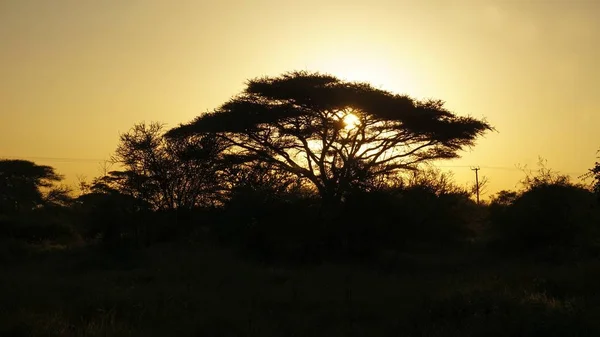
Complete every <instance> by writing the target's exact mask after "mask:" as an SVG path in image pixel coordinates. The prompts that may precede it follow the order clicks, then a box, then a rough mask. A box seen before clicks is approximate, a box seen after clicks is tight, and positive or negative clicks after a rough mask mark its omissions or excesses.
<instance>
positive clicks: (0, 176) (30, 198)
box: [0, 159, 65, 213]
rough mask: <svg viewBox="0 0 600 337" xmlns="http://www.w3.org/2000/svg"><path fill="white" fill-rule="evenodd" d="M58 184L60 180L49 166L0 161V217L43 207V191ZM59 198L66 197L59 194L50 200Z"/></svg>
mask: <svg viewBox="0 0 600 337" xmlns="http://www.w3.org/2000/svg"><path fill="white" fill-rule="evenodd" d="M60 180H62V177H61V176H60V175H58V174H57V173H56V172H55V171H54V168H52V167H50V166H43V165H36V164H35V163H33V162H30V161H26V160H6V159H4V160H0V213H17V212H21V211H30V210H32V209H34V208H37V207H39V206H42V205H44V203H45V201H46V198H45V194H44V192H43V191H42V189H44V188H46V189H49V188H51V187H52V186H53V185H54V184H55V183H56V182H59V181H60ZM51 191H52V190H51ZM59 194H60V195H61V198H63V197H65V193H59V190H54V192H52V194H51V196H57V197H58V195H59ZM53 199H54V198H53Z"/></svg>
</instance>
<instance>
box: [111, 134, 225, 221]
mask: <svg viewBox="0 0 600 337" xmlns="http://www.w3.org/2000/svg"><path fill="white" fill-rule="evenodd" d="M163 130H164V126H163V125H162V124H159V123H150V124H145V123H140V124H136V125H134V127H133V128H132V129H131V130H130V131H129V132H127V133H124V134H122V135H121V137H120V142H119V145H118V147H117V150H116V152H115V155H114V156H113V162H114V163H116V164H119V165H121V166H122V167H123V168H124V171H113V172H110V174H109V176H107V177H106V178H107V179H108V180H109V181H110V184H112V186H113V187H114V188H116V189H118V190H119V191H121V192H122V193H125V194H128V195H132V196H134V197H136V198H139V199H141V200H144V201H146V202H148V203H149V204H151V205H152V206H153V208H155V209H163V210H172V209H179V208H185V209H191V208H193V207H195V206H199V205H208V204H211V203H214V202H216V201H218V200H219V198H220V193H221V185H220V180H221V175H222V170H223V167H222V164H223V163H222V162H221V161H220V160H219V159H220V156H221V152H222V150H223V146H222V143H221V142H220V141H219V140H218V139H217V138H216V137H214V136H212V135H210V134H204V135H192V136H189V137H180V138H165V137H164V132H163ZM107 182H108V181H107Z"/></svg>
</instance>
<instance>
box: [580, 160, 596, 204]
mask: <svg viewBox="0 0 600 337" xmlns="http://www.w3.org/2000/svg"><path fill="white" fill-rule="evenodd" d="M598 152H599V153H600V151H598ZM598 159H600V157H599V158H598ZM581 178H584V179H592V180H593V185H592V189H593V191H594V193H596V196H597V197H598V201H599V202H600V162H596V164H595V165H594V167H592V168H591V169H589V170H588V172H587V173H586V174H584V175H583V176H582V177H581Z"/></svg>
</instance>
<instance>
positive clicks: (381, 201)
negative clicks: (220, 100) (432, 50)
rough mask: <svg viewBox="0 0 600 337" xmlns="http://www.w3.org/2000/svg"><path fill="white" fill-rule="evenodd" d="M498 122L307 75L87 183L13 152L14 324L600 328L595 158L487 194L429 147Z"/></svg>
mask: <svg viewBox="0 0 600 337" xmlns="http://www.w3.org/2000/svg"><path fill="white" fill-rule="evenodd" d="M491 131H494V128H493V126H492V125H491V124H489V123H488V122H487V121H485V120H478V119H476V118H473V117H465V116H460V115H457V114H455V113H453V112H451V111H449V110H447V109H446V108H445V107H444V103H443V102H442V101H437V100H428V101H418V100H415V99H412V98H410V97H407V96H403V95H396V94H393V93H390V92H387V91H383V90H380V89H376V88H374V87H372V86H370V85H369V84H366V83H354V82H345V81H342V80H339V79H337V78H335V77H333V76H329V75H324V74H318V73H306V72H292V73H287V74H284V75H282V76H279V77H271V78H258V79H253V80H250V81H249V82H248V83H247V86H246V88H245V90H244V91H243V92H242V93H240V94H239V95H237V96H235V97H234V98H232V99H231V100H230V101H228V102H226V103H225V104H223V105H222V106H220V107H219V108H217V109H215V110H214V111H212V112H209V113H206V114H203V115H201V116H199V117H198V118H197V119H195V120H194V121H192V122H190V123H187V124H182V125H180V126H178V127H176V128H173V129H166V128H165V127H164V125H162V124H160V123H140V124H136V125H134V126H133V127H132V129H131V130H129V131H128V132H126V133H124V134H122V135H121V136H120V138H119V142H118V146H117V149H116V150H115V153H114V156H113V158H112V159H111V164H112V166H111V167H112V168H114V170H106V172H103V174H101V175H100V176H98V177H96V178H94V179H92V180H91V181H81V183H80V186H77V188H75V189H69V188H67V187H65V186H64V185H61V182H62V179H63V177H61V176H60V175H59V174H57V173H56V172H55V170H54V169H53V168H52V167H48V166H41V165H37V164H35V163H33V162H29V161H25V160H0V265H1V266H2V268H1V269H0V336H56V337H63V336H65V337H66V336H597V335H599V334H600V320H599V319H598V318H599V317H600V309H599V308H600V295H598V294H600V291H599V290H600V286H598V282H597V281H598V279H599V278H600V261H599V257H600V208H599V207H600V189H599V186H600V174H599V172H600V169H599V164H598V163H596V166H595V167H593V168H591V169H590V170H589V173H588V174H586V175H585V176H584V177H583V178H586V179H587V180H586V181H588V182H589V183H590V184H588V185H583V184H579V183H575V182H573V181H571V180H570V178H569V177H568V176H566V175H562V174H561V173H559V172H554V171H552V170H551V169H549V168H547V165H546V164H545V163H544V162H543V161H542V162H540V165H539V168H538V170H537V171H530V170H524V178H523V181H522V182H521V188H520V189H518V190H513V191H501V192H500V193H497V194H496V195H494V196H493V197H492V198H491V199H490V200H489V201H486V202H482V203H477V202H476V201H474V198H473V194H474V192H475V191H474V190H473V189H472V188H471V187H469V186H460V185H459V184H457V183H456V182H455V181H454V180H453V179H452V176H451V175H450V174H448V173H444V172H441V171H439V170H436V169H435V168H434V166H432V165H430V164H431V163H432V162H433V161H439V160H444V159H451V158H456V157H458V156H459V155H460V151H461V150H463V149H465V148H467V147H471V146H474V145H475V143H476V140H477V139H478V138H479V137H481V136H482V135H484V134H485V133H486V132H491Z"/></svg>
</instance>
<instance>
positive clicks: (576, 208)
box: [490, 181, 600, 256]
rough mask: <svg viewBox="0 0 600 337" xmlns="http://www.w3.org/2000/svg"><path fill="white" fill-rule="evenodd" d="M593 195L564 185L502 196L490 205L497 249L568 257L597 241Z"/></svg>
mask: <svg viewBox="0 0 600 337" xmlns="http://www.w3.org/2000/svg"><path fill="white" fill-rule="evenodd" d="M599 220H600V218H599V210H598V206H597V204H596V203H595V200H594V195H593V194H592V193H591V192H590V191H589V190H587V189H585V188H583V187H580V186H576V185H572V184H569V183H567V182H557V181H554V182H549V183H539V184H535V185H532V186H530V187H529V188H528V189H527V190H525V191H523V192H521V193H514V192H512V193H511V192H504V193H502V194H500V195H499V196H498V197H496V198H495V199H493V200H492V202H491V204H490V222H491V225H492V231H493V234H494V236H495V237H496V239H497V240H498V241H499V244H500V246H502V247H504V248H505V249H510V250H513V251H515V252H523V251H545V252H548V253H552V254H559V255H565V256H566V255H569V254H572V253H577V252H581V251H584V250H586V249H587V248H590V247H592V246H594V245H595V244H596V240H597V238H598V229H599V228H598V225H599V224H600V222H599Z"/></svg>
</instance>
